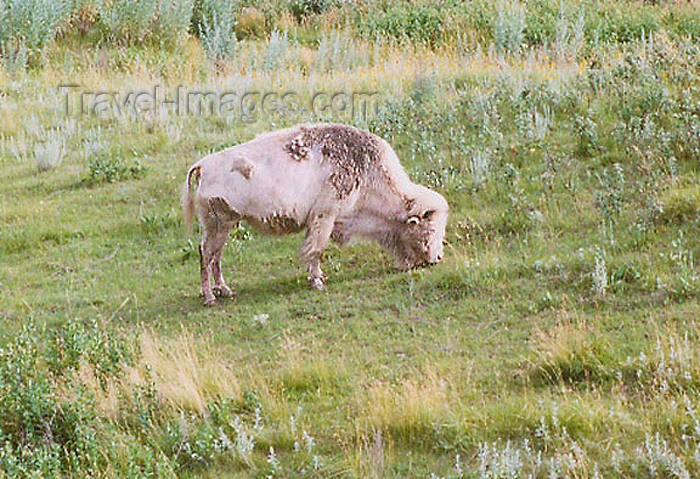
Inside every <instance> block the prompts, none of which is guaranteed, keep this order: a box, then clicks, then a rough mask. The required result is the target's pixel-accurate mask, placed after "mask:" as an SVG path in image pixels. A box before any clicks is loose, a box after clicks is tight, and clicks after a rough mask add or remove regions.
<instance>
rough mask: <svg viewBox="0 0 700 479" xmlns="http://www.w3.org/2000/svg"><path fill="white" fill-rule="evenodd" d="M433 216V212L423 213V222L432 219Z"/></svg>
mask: <svg viewBox="0 0 700 479" xmlns="http://www.w3.org/2000/svg"><path fill="white" fill-rule="evenodd" d="M434 214H435V210H428V211H426V212H425V213H423V219H424V220H429V219H430V218H432V216H433V215H434Z"/></svg>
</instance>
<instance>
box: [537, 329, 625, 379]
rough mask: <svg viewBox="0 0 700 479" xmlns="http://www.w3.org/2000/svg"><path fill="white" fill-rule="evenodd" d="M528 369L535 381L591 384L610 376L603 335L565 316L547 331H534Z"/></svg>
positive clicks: (609, 357)
mask: <svg viewBox="0 0 700 479" xmlns="http://www.w3.org/2000/svg"><path fill="white" fill-rule="evenodd" d="M535 338H536V339H535V343H534V344H533V345H532V348H533V352H534V359H532V360H530V363H529V366H528V369H529V377H530V380H531V381H532V382H533V383H534V384H535V385H557V384H567V385H576V384H586V383H589V384H594V383H605V382H607V381H609V380H610V379H612V377H613V374H612V370H611V359H612V358H611V353H610V351H609V349H608V345H607V343H606V341H605V340H604V338H602V337H600V336H598V335H596V334H594V333H593V332H592V331H590V330H589V329H587V328H586V325H585V323H584V322H583V321H577V322H576V323H571V322H570V321H569V320H568V319H565V321H563V322H562V323H561V324H558V325H556V326H555V327H553V328H551V329H550V330H548V331H547V332H538V333H537V334H536V336H535Z"/></svg>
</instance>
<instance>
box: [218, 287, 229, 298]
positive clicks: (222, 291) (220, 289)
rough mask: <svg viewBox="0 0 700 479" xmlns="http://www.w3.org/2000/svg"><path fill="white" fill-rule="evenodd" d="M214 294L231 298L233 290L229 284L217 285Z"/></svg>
mask: <svg viewBox="0 0 700 479" xmlns="http://www.w3.org/2000/svg"><path fill="white" fill-rule="evenodd" d="M214 294H215V295H217V296H221V297H222V298H230V297H231V296H233V291H231V288H229V287H228V286H217V287H216V288H214Z"/></svg>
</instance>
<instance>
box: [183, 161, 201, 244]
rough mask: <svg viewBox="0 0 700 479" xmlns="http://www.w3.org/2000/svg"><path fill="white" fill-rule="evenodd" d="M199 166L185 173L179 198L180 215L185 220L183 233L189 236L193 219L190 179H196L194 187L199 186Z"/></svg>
mask: <svg viewBox="0 0 700 479" xmlns="http://www.w3.org/2000/svg"><path fill="white" fill-rule="evenodd" d="M201 169H202V167H201V166H193V167H192V168H190V171H188V172H187V179H186V180H185V184H184V185H182V196H181V197H180V204H181V205H182V215H183V217H184V219H185V231H187V233H188V234H189V233H190V232H191V231H192V220H193V219H194V198H193V197H192V195H193V191H192V187H191V184H192V177H193V176H194V177H195V179H196V186H199V179H200V177H201Z"/></svg>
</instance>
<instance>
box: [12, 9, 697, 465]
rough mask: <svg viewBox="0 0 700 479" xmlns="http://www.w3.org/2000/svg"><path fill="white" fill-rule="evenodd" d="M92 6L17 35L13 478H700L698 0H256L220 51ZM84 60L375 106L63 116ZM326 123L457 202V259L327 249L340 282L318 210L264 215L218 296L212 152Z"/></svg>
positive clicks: (451, 252)
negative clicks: (204, 243) (317, 276)
mask: <svg viewBox="0 0 700 479" xmlns="http://www.w3.org/2000/svg"><path fill="white" fill-rule="evenodd" d="M58 3H60V2H58ZM174 3H177V4H179V3H178V2H174ZM180 3H182V4H183V5H185V4H187V2H180ZM146 4H147V2H144V5H146ZM213 4H215V5H218V4H219V3H217V2H209V3H207V2H195V3H194V4H192V2H190V4H189V6H190V8H191V9H192V8H194V14H195V17H196V15H204V18H205V19H206V18H209V19H210V20H209V21H211V18H213V17H207V15H212V14H211V12H210V13H207V10H206V9H205V10H204V13H201V11H200V13H199V14H198V13H197V11H198V10H197V9H198V8H199V9H201V8H204V7H202V5H205V6H206V5H213ZM2 5H3V4H2V3H1V2H0V7H2ZM76 5H78V6H77V7H75V9H74V10H70V9H68V10H66V12H64V13H61V15H65V17H61V18H63V20H62V21H64V22H67V23H60V22H56V27H55V28H56V33H55V35H51V36H50V37H49V38H48V39H46V40H45V41H42V42H40V44H36V45H34V46H33V47H32V48H29V49H27V48H28V47H27V46H26V45H29V44H30V43H31V42H29V40H30V39H31V38H33V37H30V36H29V35H25V36H22V35H20V34H18V33H17V32H23V30H21V28H20V27H16V29H15V30H13V31H14V33H13V34H8V33H6V32H5V33H3V31H0V44H3V45H5V46H4V47H3V48H4V50H2V52H3V53H2V54H0V58H1V59H2V60H3V65H4V66H3V67H2V68H0V107H1V108H2V114H1V115H0V165H1V171H2V178H3V179H2V181H0V199H1V201H0V332H1V333H2V334H0V476H4V477H23V476H32V477H59V476H60V477H86V476H88V475H89V476H92V477H147V476H154V477H270V476H272V477H397V478H404V477H425V478H428V477H445V478H457V477H532V476H534V477H693V476H696V475H698V474H700V418H699V414H700V413H699V410H700V395H699V392H700V329H698V319H700V268H699V263H700V260H699V257H700V234H699V233H700V45H699V44H698V35H697V32H698V31H700V28H697V29H695V28H696V26H697V21H698V19H697V13H694V10H693V9H692V8H690V7H688V6H686V5H685V4H669V5H666V4H662V5H648V4H646V3H644V4H642V3H636V2H631V3H625V6H626V7H627V8H622V7H619V8H615V3H605V2H584V3H581V4H579V3H576V4H575V5H574V4H573V3H571V4H569V3H567V2H564V3H562V4H561V6H557V5H559V4H558V3H557V5H555V4H553V3H548V2H540V1H537V2H526V3H524V4H512V5H511V4H508V5H511V6H507V5H506V4H505V3H494V4H491V3H487V2H451V3H448V4H447V6H444V7H442V8H444V10H440V9H439V8H438V7H437V6H436V4H433V3H430V2H413V3H412V4H410V5H409V6H406V7H398V6H395V5H393V4H391V3H386V4H381V5H380V6H379V7H377V6H376V5H369V4H365V3H362V2H354V3H347V4H343V3H338V4H336V3H333V2H308V1H306V2H291V3H290V4H289V6H285V5H286V4H279V5H278V4H276V3H273V4H270V5H272V6H271V7H269V9H266V8H265V7H264V6H263V5H262V4H261V5H255V4H254V2H253V3H250V2H249V4H248V6H247V7H246V9H242V8H238V10H236V12H233V13H231V12H229V13H230V14H231V15H234V13H235V15H234V17H231V18H232V19H235V20H237V23H236V24H235V26H234V24H233V23H231V25H229V27H228V29H226V28H225V27H221V26H220V28H223V31H224V32H227V33H230V32H231V31H234V30H232V29H234V28H235V32H236V34H237V37H235V38H234V39H233V42H234V43H233V44H226V43H225V42H224V43H219V44H217V45H219V47H220V48H219V50H216V49H212V48H213V47H212V44H211V43H210V42H209V43H208V40H207V34H206V32H207V30H206V27H205V29H204V30H201V29H200V30H198V32H199V36H198V35H194V34H192V33H189V34H188V33H186V30H187V29H189V28H190V24H191V23H193V24H194V23H196V21H201V20H197V18H195V19H194V20H193V21H192V22H190V21H189V16H188V17H187V20H188V21H186V22H180V23H178V22H175V21H173V23H172V25H175V26H174V27H172V28H174V29H175V30H173V31H175V32H176V33H175V34H173V35H174V37H168V36H167V35H166V33H167V32H169V31H170V30H167V29H166V28H165V27H162V28H163V29H162V30H154V28H155V27H153V25H155V24H154V23H149V24H148V25H150V27H149V28H146V29H145V30H138V29H137V30H134V28H136V27H138V25H136V26H134V25H132V24H127V23H125V24H123V25H122V24H119V23H112V24H106V23H104V22H106V20H105V18H108V17H106V16H105V12H104V11H99V8H98V7H92V6H91V5H92V4H91V3H90V2H82V3H81V2H77V3H76ZM81 5H82V6H81ZM317 5H320V6H318V7H317ZM185 6H187V5H185ZM273 7H274V8H273ZM183 8H184V7H183ZM211 8H214V7H211ZM91 9H92V10H91ZM0 11H4V10H3V9H2V8H0ZM6 11H7V12H9V11H10V10H6ZM370 11H371V12H373V13H371V15H370V16H368V15H369V14H367V15H365V14H366V13H367V12H370ZM436 11H437V12H441V13H442V14H440V15H437V14H435V12H436ZM91 12H92V13H91ZM606 12H607V13H606ZM100 13H101V14H102V16H101V17H100V15H99V14H100ZM15 14H16V12H15ZM190 14H192V10H189V11H188V15H190ZM550 14H551V16H552V18H551V21H547V20H546V18H548V17H547V15H550ZM8 15H9V14H8ZM57 15H58V14H57ZM90 15H93V16H90ZM144 15H145V13H144ZM7 18H10V17H7ZM109 18H111V17H109ZM154 18H159V19H160V18H164V17H163V16H162V15H161V16H160V17H154ZM217 18H219V17H217ZM221 18H224V19H225V18H227V17H221ZM66 19H69V20H66ZM435 19H437V20H435ZM541 19H544V20H542V21H541V22H540V20H541ZM35 21H39V20H36V19H35ZM110 21H113V22H118V21H120V20H119V19H115V18H113V19H112V20H110ZM121 21H126V20H123V19H122V20H121ZM222 21H223V20H222ZM434 21H437V22H438V23H439V28H437V27H435V24H434ZM81 22H82V23H81ZM204 22H205V23H206V22H207V20H205V21H204ZM246 22H247V23H246ZM694 22H695V23H694ZM8 24H9V23H8ZM110 25H111V27H110ZM114 25H117V26H118V25H122V26H121V27H120V28H117V27H115V26H114ZM168 25H171V24H168ZM177 25H179V27H178V26H177ZM127 26H128V27H129V29H127V28H126V27H127ZM108 27H109V28H108ZM244 27H245V28H244ZM110 28H111V29H110ZM144 28H145V27H144ZM159 28H160V27H159ZM168 28H170V27H168ZM178 28H179V29H180V30H177V29H178ZM436 28H437V29H436ZM133 32H141V33H139V35H143V38H141V37H139V36H138V35H137V34H136V33H133ZM143 32H150V33H148V35H147V34H146V33H143ZM154 32H155V33H154ZM158 32H160V33H158ZM164 32H165V33H164ZM178 32H179V33H178ZM195 33H197V31H195ZM3 35H5V36H3ZM149 35H153V36H154V37H155V39H154V38H151V37H149ZM159 35H161V36H159ZM211 35H212V36H211V37H209V39H210V40H211V39H212V38H214V34H213V33H211ZM199 37H202V38H199ZM163 38H166V39H168V38H169V39H170V40H168V41H167V42H165V41H163V40H162V39H163ZM216 38H219V39H221V38H222V37H220V36H219V37H216ZM231 38H233V37H231ZM3 41H5V43H2V42H3ZM37 41H38V40H37ZM212 41H213V40H212ZM28 42H29V43H28ZM8 45H9V46H8ZM222 45H223V46H222ZM226 45H228V46H226ZM224 47H225V48H224ZM23 48H24V50H22V49H23ZM217 48H218V47H217ZM23 52H24V53H23ZM66 84H76V85H79V86H77V87H74V91H91V92H110V94H111V93H115V94H117V96H118V97H119V96H120V95H122V94H127V93H128V92H133V91H151V90H152V89H153V88H154V86H155V85H158V87H159V88H162V90H163V91H164V92H165V93H166V94H168V95H171V94H172V93H173V92H174V91H175V90H176V89H177V87H178V85H182V86H183V88H186V89H189V90H201V91H218V92H222V91H232V92H236V93H237V94H238V95H242V94H243V93H245V92H246V91H247V92H251V91H257V92H276V93H279V94H281V93H284V92H294V93H295V94H296V95H297V98H298V100H299V104H300V105H309V104H310V102H311V99H312V97H313V95H314V94H315V93H318V92H325V93H328V94H334V93H337V92H345V93H352V92H365V93H367V92H376V96H375V97H374V99H375V101H376V111H374V110H372V109H371V108H370V110H369V113H368V114H366V115H354V114H351V113H349V112H347V111H340V109H339V108H335V110H332V109H329V110H323V111H308V110H301V109H300V110H297V111H294V112H286V113H281V112H268V111H263V110H262V108H261V105H259V104H257V107H258V108H257V109H249V110H247V111H248V115H243V116H241V115H240V114H238V113H239V112H237V113H236V114H233V115H228V116H226V115H223V116H222V115H217V114H206V115H194V114H192V115H185V114H183V115H177V114H173V112H168V111H167V110H160V111H159V112H156V113H153V111H140V112H139V113H138V114H133V112H130V113H127V114H116V115H115V114H99V115H95V114H79V113H78V112H77V111H76V110H75V109H73V110H71V111H70V112H69V113H68V114H66V113H65V108H64V106H65V104H64V96H63V93H62V92H63V91H64V90H59V89H58V86H59V85H66ZM259 100H260V99H259V97H258V100H257V101H259ZM336 107H337V105H336ZM316 120H324V121H339V122H345V123H351V124H355V125H357V126H360V127H363V128H367V129H369V130H371V131H372V132H374V133H376V134H378V135H380V136H382V137H384V138H386V139H387V140H388V141H389V142H390V143H392V144H393V145H394V146H395V149H396V151H397V153H398V155H399V158H400V159H401V161H402V163H403V164H404V166H405V167H406V169H407V170H408V171H409V173H410V175H411V176H412V178H413V179H414V180H415V181H417V182H419V183H422V184H425V185H427V186H430V187H432V188H435V189H436V190H438V191H440V193H442V194H443V195H444V196H445V197H446V198H447V200H448V202H449V203H450V205H451V209H452V211H451V216H450V221H449V225H448V231H447V244H446V249H445V253H446V254H445V256H446V258H445V260H444V261H443V263H441V264H440V265H439V266H437V267H434V268H428V269H419V270H415V271H411V272H407V273H402V272H398V271H395V270H394V269H393V268H392V266H391V264H392V263H391V258H389V257H388V256H387V255H386V254H385V253H384V252H382V251H381V250H380V249H379V248H378V247H377V246H376V245H372V244H355V245H351V246H349V247H346V248H338V247H336V246H331V247H330V248H329V249H328V251H327V254H326V257H325V264H326V266H325V271H326V272H327V273H328V275H329V281H328V286H327V289H326V290H324V291H321V292H319V291H314V290H311V289H309V288H308V286H307V285H306V279H305V275H304V274H303V272H302V271H301V269H300V267H299V263H298V260H297V251H298V245H299V242H300V240H301V235H292V236H287V237H281V238H271V237H267V236H263V235H260V234H258V233H256V232H255V231H251V230H249V229H247V228H246V227H245V226H244V227H242V228H240V229H239V230H238V231H235V232H234V234H233V235H232V238H231V240H230V242H229V245H228V247H227V249H226V250H225V253H224V259H223V262H224V263H223V265H224V273H225V275H226V277H227V279H230V281H231V283H232V287H233V288H234V289H235V290H236V296H235V297H234V298H232V299H230V300H223V301H221V303H220V304H219V305H217V306H216V307H214V308H204V307H203V306H202V305H201V299H200V298H198V297H197V292H198V290H199V288H198V276H199V275H198V268H199V263H198V258H197V246H196V245H197V242H198V237H197V236H196V235H192V236H189V237H188V236H187V235H186V234H185V232H184V231H183V227H182V221H181V214H180V210H179V205H178V199H179V188H180V185H181V184H182V182H183V181H184V178H185V174H186V171H187V168H188V166H189V165H190V164H191V163H193V162H194V161H196V160H197V159H198V158H200V157H202V156H203V155H205V154H207V153H208V152H210V151H214V150H216V149H220V148H222V147H224V146H228V145H232V144H235V143H237V142H240V141H245V140H247V139H250V138H252V137H253V136H254V135H255V134H257V133H259V132H262V131H267V130H270V129H273V128H278V127H283V126H288V125H292V124H295V123H298V122H301V121H316Z"/></svg>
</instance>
